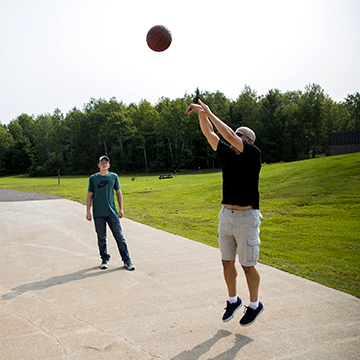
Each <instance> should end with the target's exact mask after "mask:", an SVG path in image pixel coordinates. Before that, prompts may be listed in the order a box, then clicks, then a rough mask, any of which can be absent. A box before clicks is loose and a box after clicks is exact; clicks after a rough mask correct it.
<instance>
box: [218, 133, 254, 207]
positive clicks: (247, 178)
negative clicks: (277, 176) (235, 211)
mask: <svg viewBox="0 0 360 360" xmlns="http://www.w3.org/2000/svg"><path fill="white" fill-rule="evenodd" d="M243 143H244V150H243V152H242V153H238V154H236V152H235V151H234V150H233V149H232V148H231V146H230V145H227V144H225V143H224V142H223V141H221V140H219V144H218V147H217V150H216V152H217V154H218V156H219V158H220V160H221V163H222V167H223V199H222V202H221V203H222V204H229V205H238V206H249V205H251V206H252V208H253V209H259V173H260V169H261V151H260V150H259V149H258V148H257V147H256V146H255V145H253V144H250V143H248V142H247V141H243Z"/></svg>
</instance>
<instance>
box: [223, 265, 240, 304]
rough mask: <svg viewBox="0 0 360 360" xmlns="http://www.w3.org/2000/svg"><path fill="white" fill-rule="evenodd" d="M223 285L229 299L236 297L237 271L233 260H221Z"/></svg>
mask: <svg viewBox="0 0 360 360" xmlns="http://www.w3.org/2000/svg"><path fill="white" fill-rule="evenodd" d="M222 265H223V270H224V278H225V283H226V286H227V288H228V293H229V297H234V296H236V277H237V270H236V266H235V260H222Z"/></svg>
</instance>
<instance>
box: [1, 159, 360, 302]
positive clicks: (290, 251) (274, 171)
mask: <svg viewBox="0 0 360 360" xmlns="http://www.w3.org/2000/svg"><path fill="white" fill-rule="evenodd" d="M96 170H97V169H96V168H94V172H96ZM120 183H121V188H122V192H123V195H124V207H125V216H126V217H128V218H130V219H133V220H135V221H139V222H141V223H144V224H147V225H150V226H153V227H156V228H159V229H162V230H166V231H169V232H171V233H174V234H177V235H181V236H184V237H187V238H190V239H193V240H196V241H200V242H203V243H205V244H209V245H211V246H217V239H216V233H217V223H218V212H219V210H220V208H221V204H220V201H221V172H205V173H201V172H199V173H195V174H180V175H177V176H175V177H174V178H172V179H164V180H159V179H158V174H156V175H154V174H151V175H120ZM87 184H88V176H67V177H62V178H61V182H60V185H58V178H57V177H49V178H29V177H28V176H23V175H22V176H11V177H1V178H0V188H1V189H12V190H24V191H34V192H42V193H48V194H56V195H60V196H64V197H66V198H68V199H71V200H75V201H79V202H81V203H82V204H85V198H86V192H87ZM260 196H261V202H260V207H261V212H262V214H263V216H264V217H263V219H262V225H261V241H262V244H261V252H260V262H262V263H264V264H268V265H271V266H274V267H276V268H279V269H282V270H285V271H288V272H291V273H293V274H296V275H299V276H302V277H305V278H308V279H311V280H314V281H316V282H319V283H321V284H324V285H327V286H330V287H333V288H335V289H338V290H341V291H344V292H347V293H350V294H353V295H355V296H357V297H360V286H359V265H360V251H359V250H360V216H359V210H360V205H359V203H360V153H356V154H348V155H340V156H332V157H323V158H316V159H311V160H305V161H298V162H292V163H284V164H275V165H267V166H263V168H262V170H261V174H260ZM84 221H85V208H84Z"/></svg>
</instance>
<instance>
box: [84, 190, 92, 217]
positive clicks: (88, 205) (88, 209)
mask: <svg viewBox="0 0 360 360" xmlns="http://www.w3.org/2000/svg"><path fill="white" fill-rule="evenodd" d="M93 194H94V193H92V192H91V191H88V193H87V196H86V220H89V221H91V200H92V197H93Z"/></svg>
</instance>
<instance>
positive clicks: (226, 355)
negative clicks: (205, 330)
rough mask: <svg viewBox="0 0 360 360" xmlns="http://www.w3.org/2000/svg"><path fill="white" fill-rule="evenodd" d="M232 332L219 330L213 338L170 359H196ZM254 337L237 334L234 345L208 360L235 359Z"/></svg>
mask: <svg viewBox="0 0 360 360" xmlns="http://www.w3.org/2000/svg"><path fill="white" fill-rule="evenodd" d="M230 335H232V333H231V332H230V331H227V330H219V331H218V332H217V333H216V334H215V335H214V336H213V337H212V338H211V339H209V340H206V341H204V342H202V343H201V344H199V345H196V346H195V347H194V348H192V349H191V350H184V351H182V352H181V353H180V354H178V355H176V356H174V357H172V358H171V359H170V360H196V359H199V358H200V357H201V356H202V355H204V354H206V353H207V352H208V351H209V350H210V349H211V347H212V346H214V345H215V344H216V343H217V342H218V341H219V340H221V339H222V338H224V337H226V336H230ZM253 341H254V340H253V339H250V338H248V337H247V336H243V335H240V334H235V341H234V346H233V347H231V348H230V349H228V350H226V351H224V352H223V353H221V354H219V355H217V356H215V357H214V358H208V360H231V359H235V358H236V355H237V353H238V352H239V351H240V349H241V348H242V347H243V346H245V345H247V344H250V343H251V342H253Z"/></svg>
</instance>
